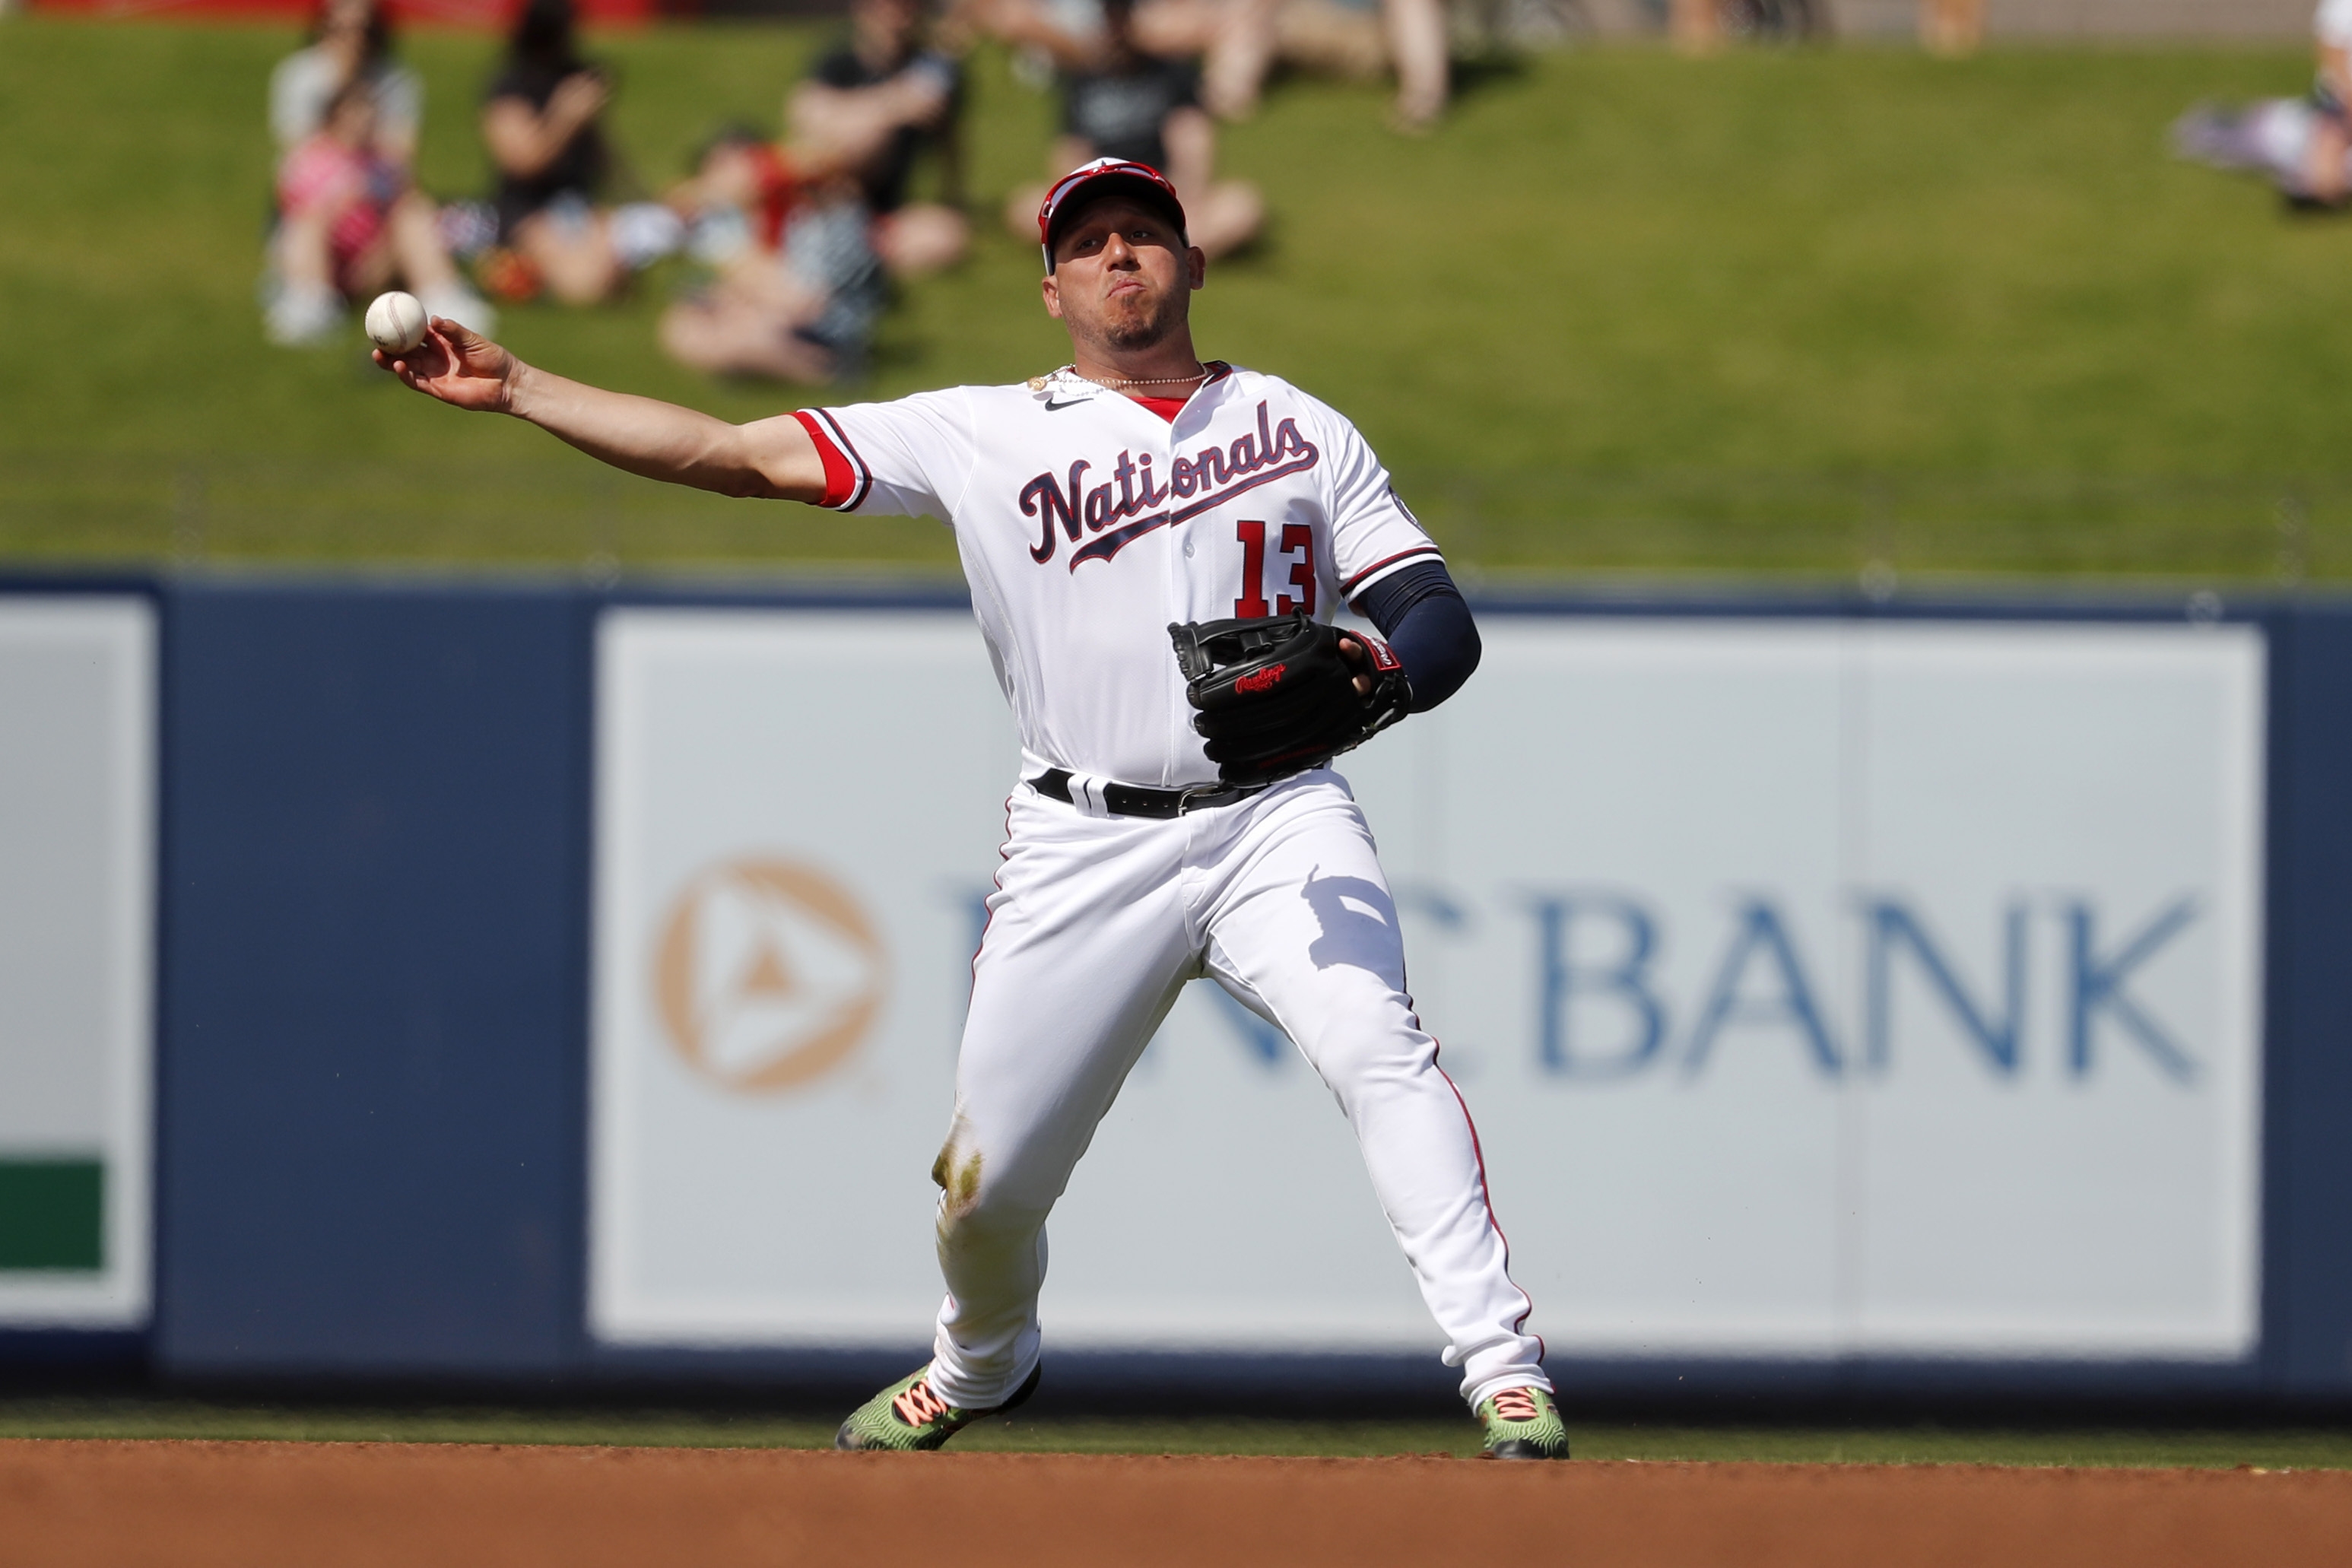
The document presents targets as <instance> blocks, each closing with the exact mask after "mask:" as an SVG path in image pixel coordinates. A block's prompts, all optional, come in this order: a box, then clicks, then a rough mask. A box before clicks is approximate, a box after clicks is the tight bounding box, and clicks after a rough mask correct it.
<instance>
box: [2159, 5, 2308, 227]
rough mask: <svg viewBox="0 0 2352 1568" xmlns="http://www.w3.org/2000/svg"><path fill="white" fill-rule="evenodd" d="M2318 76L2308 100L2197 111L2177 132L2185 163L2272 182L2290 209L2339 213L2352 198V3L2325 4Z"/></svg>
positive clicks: (2175, 145) (2179, 123)
mask: <svg viewBox="0 0 2352 1568" xmlns="http://www.w3.org/2000/svg"><path fill="white" fill-rule="evenodd" d="M2312 26H2313V32H2314V33H2315V40H2314V51H2315V54H2316V55H2317V57H2318V58H2317V70H2316V72H2315V77H2314V79H2313V83H2312V88H2311V91H2310V92H2309V93H2308V94H2307V95H2305V97H2302V98H2279V99H2265V100H2260V101H2257V102H2254V103H2251V104H2248V105H2246V106H2244V107H2243V108H2241V109H2223V108H2220V107H2217V106H2215V105H2211V104H2199V105H2198V106H2197V107H2195V108H2193V109H2191V110H2189V112H2188V113H2187V114H2184V115H2182V116H2181V117H2180V119H2179V121H2176V122H2175V123H2174V125H2173V127H2172V144H2173V148H2174V150H2175V151H2176V152H2178V153H2179V154H2180V155H2181V156H2182V157H2184V158H2193V159H2195V160H2197V161H2198V162H2200V163H2210V164H2212V165H2213V166H2214V167H2216V168H2222V169H2244V170H2248V171H2251V172H2252V173H2255V174H2262V175H2263V176H2265V177H2266V178H2268V179H2269V180H2270V181H2271V183H2272V184H2275V185H2276V186H2278V188H2279V190H2280V192H2281V194H2283V195H2284V196H2285V197H2286V199H2287V200H2288V202H2289V203H2290V204H2292V205H2296V206H2301V207H2315V208H2323V209H2328V210H2334V209H2336V208H2340V207H2342V206H2343V205H2345V204H2346V201H2347V195H2352V0H2320V5H2319V9H2318V13H2317V15H2316V16H2315V17H2314V18H2313V23H2312Z"/></svg>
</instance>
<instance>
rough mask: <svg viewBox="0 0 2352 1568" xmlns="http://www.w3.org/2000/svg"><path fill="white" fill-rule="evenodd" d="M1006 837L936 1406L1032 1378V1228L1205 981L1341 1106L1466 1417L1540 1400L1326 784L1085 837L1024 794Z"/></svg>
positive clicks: (1359, 844)
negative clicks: (1466, 1406) (1178, 1004)
mask: <svg viewBox="0 0 2352 1568" xmlns="http://www.w3.org/2000/svg"><path fill="white" fill-rule="evenodd" d="M1008 816H1009V822H1008V826H1009V830H1010V837H1009V839H1008V842H1007V844H1006V847H1005V851H1004V864H1003V869H1002V871H1001V873H1000V874H999V876H998V878H997V890H996V891H995V892H994V893H993V894H992V895H991V897H990V899H989V923H988V929H987V932H986V934H985V935H984V936H983V937H982V941H981V947H980V954H979V957H978V958H977V959H976V960H975V962H974V963H973V966H972V992H971V1011H970V1013H969V1014H968V1016H966V1018H965V1021H964V1033H963V1047H962V1051H961V1056H960V1057H959V1058H958V1061H957V1068H956V1112H955V1120H954V1122H953V1124H952V1126H951V1127H950V1131H949V1135H948V1141H947V1143H946V1146H945V1147H943V1148H942V1149H941V1150H940V1160H939V1164H938V1166H937V1167H936V1168H935V1170H934V1172H933V1174H934V1175H935V1176H936V1177H937V1179H938V1180H939V1183H940V1187H941V1189H942V1190H941V1194H940V1214H939V1256H940V1272H941V1273H943V1274H944V1275H945V1276H946V1278H947V1287H948V1296H947V1300H946V1302H945V1304H944V1305H942V1306H941V1307H940V1317H939V1332H938V1336H937V1339H936V1341H935V1342H934V1348H933V1352H932V1353H933V1360H932V1363H931V1384H932V1386H933V1387H934V1388H936V1389H937V1390H938V1391H939V1393H940V1395H941V1396H942V1397H944V1398H945V1399H947V1400H948V1402H949V1403H950V1404H952V1405H958V1406H960V1407H961V1408H964V1409H967V1410H985V1409H989V1408H991V1407H992V1406H994V1405H1001V1404H1003V1402H1004V1401H1005V1400H1006V1399H1007V1398H1009V1397H1010V1396H1011V1395H1012V1394H1013V1392H1014V1391H1015V1390H1016V1389H1018V1388H1019V1387H1020V1385H1021V1384H1022V1382H1023V1381H1024V1379H1025V1378H1027V1377H1028V1375H1029V1373H1030V1371H1031V1370H1032V1369H1033V1368H1034V1366H1035V1365H1036V1364H1037V1358H1038V1326H1037V1293H1038V1289H1039V1287H1040V1286H1041V1285H1042V1284H1043V1283H1044V1281H1045V1215H1046V1214H1047V1213H1048V1212H1049V1211H1050V1210H1051V1209H1052V1208H1053V1206H1054V1203H1055V1199H1057V1198H1059V1197H1060V1196H1061V1195H1062V1191H1063V1189H1064V1188H1065V1187H1066V1185H1068V1184H1069V1179H1070V1172H1071V1170H1072V1168H1073V1167H1074V1166H1076V1163H1077V1162H1078V1158H1079V1156H1081V1155H1083V1154H1084V1153H1085V1152H1087V1145H1088V1144H1089V1143H1091V1142H1093V1141H1094V1134H1095V1127H1096V1124H1097V1123H1098V1122H1099V1121H1101V1120H1102V1118H1103V1116H1104V1114H1105V1113H1106V1112H1108V1110H1109V1109H1110V1105H1111V1101H1112V1100H1114V1099H1115V1098H1116V1097H1117V1096H1118V1089H1119V1085H1120V1084H1121V1083H1123V1082H1124V1081H1125V1080H1126V1079H1127V1074H1128V1069H1129V1068H1132V1067H1133V1066H1134V1065H1135V1061H1136V1058H1138V1057H1139V1056H1140V1055H1141V1054H1142V1052H1143V1047H1145V1046H1146V1045H1147V1044H1148V1043H1149V1042H1150V1038H1151V1037H1152V1034H1153V1033H1154V1032H1155V1031H1156V1030H1157V1029H1158V1028H1159V1026H1160V1020H1161V1019H1162V1018H1164V1017H1165V1016H1167V1013H1168V1009H1169V1008H1170V1007H1171V1005H1174V1003H1175V1000H1176V994H1177V993H1178V991H1179V990H1181V988H1182V986H1183V985H1184V983H1185V982H1187V981H1189V980H1192V979H1194V978H1196V977H1198V976H1200V975H1202V974H1204V973H1205V974H1207V975H1209V976H1210V977H1212V978H1213V979H1214V980H1215V981H1216V982H1217V983H1218V984H1221V985H1223V987H1224V988H1225V989H1226V990H1227V991H1229V992H1231V993H1232V994H1234V997H1235V998H1236V999H1238V1000H1239V1001H1240V1002H1242V1003H1243V1004H1244V1005H1245V1006H1248V1007H1249V1008H1251V1009H1252V1010H1253V1011H1255V1012H1256V1013H1258V1014H1260V1015H1261V1016H1264V1017H1265V1019H1266V1020H1267V1021H1268V1022H1270V1023H1272V1024H1274V1025H1276V1026H1277V1027H1279V1028H1281V1029H1282V1030H1283V1031H1284V1032H1285V1033H1286V1034H1287V1035H1288V1036H1289V1037H1290V1038H1291V1040H1292V1041H1293V1042H1294V1043H1296V1044H1297V1047H1298V1049H1299V1051H1300V1052H1301V1053H1302V1054H1303V1055H1304V1056H1305V1057H1306V1058H1307V1061H1308V1062H1309V1063H1310V1064H1312V1065H1313V1067H1314V1068H1315V1070H1316V1072H1317V1073H1318V1074H1319V1075H1320V1076H1321V1078H1322V1079H1323V1082H1324V1084H1325V1085H1326V1086H1327V1087H1328V1088H1329V1089H1330V1090H1331V1093H1332V1095H1333V1097H1334V1098H1335V1099H1337V1100H1339V1109H1340V1110H1341V1111H1342V1112H1344V1113H1345V1114H1346V1116H1347V1118H1348V1121H1349V1125H1350V1126H1352V1127H1353V1128H1354V1129H1355V1131H1356V1139H1357V1142H1358V1144H1359V1145H1360V1147H1361V1148H1362V1150H1363V1155H1364V1164H1365V1166H1366V1168H1367V1169H1368V1170H1369V1171H1370V1173H1371V1178H1372V1186H1373V1188H1374V1190H1375V1192H1376V1193H1377V1194H1378V1195H1379V1198H1380V1202H1381V1209H1382V1210H1383V1211H1384V1212H1385V1213H1386V1214H1387V1215H1388V1218H1389V1223H1390V1225H1391V1226H1393V1227H1394V1228H1395V1231H1396V1237H1397V1242H1398V1244H1399V1245H1400V1246H1401V1247H1403V1249H1404V1255H1405V1259H1406V1261H1407V1262H1408V1263H1409V1264H1411V1265H1412V1271H1413V1275H1414V1278H1415V1279H1417V1280H1418V1281H1419V1282H1420V1285H1421V1293H1422V1299H1423V1300H1424V1301H1425V1302H1427V1303H1428V1306H1429V1310H1430V1312H1431V1314H1432V1315H1433V1317H1435V1318H1436V1320H1437V1323H1438V1326H1439V1327H1440V1328H1441V1329H1442V1330H1443V1331H1444V1333H1445V1334H1446V1336H1447V1338H1448V1339H1449V1341H1450V1342H1451V1344H1450V1348H1449V1349H1448V1350H1447V1351H1446V1352H1445V1362H1446V1364H1448V1365H1450V1366H1459V1367H1461V1368H1462V1392H1463V1395H1464V1397H1465V1398H1466V1399H1467V1400H1468V1401H1469V1402H1470V1404H1471V1405H1472V1407H1473V1408H1475V1407H1476V1405H1478V1404H1479V1403H1480V1402H1481V1401H1483V1400H1484V1399H1486V1396H1487V1395H1489V1394H1493V1393H1495V1392H1496V1391H1498V1390H1501V1389H1505V1388H1511V1387H1517V1386H1528V1385H1532V1386H1535V1387H1540V1388H1549V1387H1550V1386H1551V1384H1550V1383H1549V1380H1548V1379H1547V1378H1546V1377H1545V1376H1544V1374H1543V1372H1542V1370H1541V1368H1540V1366H1539V1364H1538V1363H1539V1358H1540V1357H1541V1355H1542V1353H1543V1346H1542V1342H1540V1341H1538V1340H1537V1339H1536V1338H1535V1337H1534V1336H1533V1335H1531V1334H1528V1333H1526V1332H1524V1331H1523V1325H1524V1324H1525V1322H1526V1321H1527V1317H1528V1310H1529V1303H1528V1298H1527V1296H1526V1295H1525V1294H1524V1293H1523V1292H1522V1291H1521V1290H1520V1289H1519V1288H1518V1287H1517V1286H1516V1285H1514V1284H1513V1283H1512V1282H1511V1279H1510V1275H1509V1272H1508V1268H1507V1265H1508V1258H1507V1255H1506V1250H1505V1245H1504V1240H1503V1236H1502V1233H1501V1231H1500V1230H1498V1229H1497V1228H1496V1225H1495V1218H1494V1215H1493V1212H1492V1210H1491V1209H1490V1208H1489V1207H1488V1205H1487V1198H1486V1173H1485V1170H1484V1167H1483V1165H1482V1163H1481V1161H1480V1158H1479V1152H1478V1140H1477V1134H1476V1132H1475V1130H1474V1129H1473V1128H1472V1127H1471V1124H1470V1116H1469V1111H1468V1110H1467V1109H1466V1108H1465V1105H1464V1104H1463V1101H1462V1098H1461V1095H1460V1094H1459V1093H1458V1092H1457V1091H1456V1090H1455V1089H1454V1084H1453V1081H1452V1080H1451V1079H1448V1078H1447V1077H1446V1076H1445V1074H1444V1072H1443V1071H1441V1070H1440V1069H1439V1068H1438V1065H1437V1047H1436V1042H1435V1041H1433V1040H1432V1039H1431V1038H1430V1037H1429V1036H1428V1035H1427V1034H1425V1033H1423V1030H1422V1027H1421V1023H1420V1020H1419V1019H1417V1018H1416V1017H1414V1016H1413V1011H1412V999H1411V998H1410V997H1409V996H1408V995H1407V994H1405V988H1404V948H1403V944H1402V941H1401V940H1400V937H1399V933H1398V931H1397V924H1396V907H1395V905H1394V903H1393V902H1392V901H1391V899H1390V897H1389V890H1388V884H1387V881H1386V879H1384V878H1383V877H1382V876H1381V867H1380V861H1379V858H1378V857H1377V856H1376V854H1375V853H1374V849H1373V846H1372V836H1371V831H1370V828H1368V827H1367V826H1365V824H1364V818H1363V814H1362V813H1361V812H1360V811H1359V810H1358V809H1357V806H1356V802H1355V799H1354V797H1353V796H1352V795H1349V792H1348V787H1347V784H1346V783H1345V782H1344V781H1343V780H1341V779H1340V778H1339V775H1338V774H1336V773H1331V772H1329V771H1328V770H1317V771H1315V772H1312V773H1302V774H1299V775H1297V776H1296V777H1294V778H1291V779H1287V780H1285V781H1284V782H1283V783H1281V784H1276V786H1275V787H1274V788H1272V789H1270V790H1268V791H1266V792H1265V794H1263V795H1257V796H1255V797H1254V798H1252V799H1250V800H1246V801H1244V802H1241V803H1240V804H1238V805H1230V806H1223V807H1217V808H1213V809H1210V810H1204V811H1199V812H1194V813H1192V814H1191V815H1189V816H1181V817H1178V818H1176V819H1174V820H1173V821H1155V820H1152V819H1150V818H1145V817H1129V816H1088V815H1087V814H1086V813H1084V812H1083V811H1082V810H1081V809H1080V808H1079V807H1076V806H1073V805H1065V804H1063V803H1062V802H1060V801H1055V800H1051V799H1047V798H1045V797H1044V796H1042V795H1038V794H1037V793H1036V792H1035V791H1034V790H1032V789H1030V788H1028V787H1027V786H1026V785H1024V786H1022V787H1021V788H1020V789H1018V790H1016V791H1015V792H1014V794H1013V799H1012V801H1011V803H1010V805H1009V807H1008Z"/></svg>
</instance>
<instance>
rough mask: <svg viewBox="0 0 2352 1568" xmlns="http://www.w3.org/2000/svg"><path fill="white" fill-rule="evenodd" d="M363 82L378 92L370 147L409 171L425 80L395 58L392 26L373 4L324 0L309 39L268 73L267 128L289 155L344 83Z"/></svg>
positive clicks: (422, 109)
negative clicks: (373, 131)
mask: <svg viewBox="0 0 2352 1568" xmlns="http://www.w3.org/2000/svg"><path fill="white" fill-rule="evenodd" d="M350 81H364V82H366V83H367V85H368V86H369V88H370V89H373V92H374V95H375V123H376V132H375V136H376V142H375V150H376V152H377V153H381V154H382V155H383V158H384V159H385V160H386V161H387V162H389V163H393V164H394V166H396V167H398V168H400V169H402V170H406V169H408V168H410V167H411V166H413V165H414V164H415V162H416V135H417V131H418V128H419V127H420V126H421V125H422V124H423V122H424V119H425V83H424V80H423V79H421V78H420V77H418V76H417V74H416V73H415V71H413V70H411V69H409V68H407V67H406V66H404V65H402V64H401V63H400V62H399V61H398V60H396V59H394V58H393V53H392V21H391V18H390V17H388V16H385V15H384V11H383V6H382V5H378V4H377V3H376V0H325V3H324V4H323V5H320V7H319V10H318V14H317V15H316V16H313V17H312V18H311V21H310V43H309V45H308V46H307V47H303V48H300V49H297V50H296V51H295V52H294V53H292V54H290V55H289V56H287V57H286V58H284V59H282V60H280V61H278V68H277V69H276V70H274V71H272V72H270V73H269V130H270V132H271V134H272V135H274V136H276V137H277V138H278V152H279V153H289V152H291V151H293V150H294V148H296V147H297V146H299V145H300V144H301V143H302V142H305V141H307V140H309V139H310V136H312V135H313V134H315V133H316V132H318V130H319V128H320V126H322V125H324V124H325V123H326V120H327V104H328V101H329V100H331V99H332V98H333V97H334V96H335V94H336V93H338V92H340V91H341V90H342V88H343V84H344V83H346V82H350Z"/></svg>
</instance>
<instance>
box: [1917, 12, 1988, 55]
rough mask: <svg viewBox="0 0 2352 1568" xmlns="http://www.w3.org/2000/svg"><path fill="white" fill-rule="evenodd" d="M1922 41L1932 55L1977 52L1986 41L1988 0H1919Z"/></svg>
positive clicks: (1920, 36)
mask: <svg viewBox="0 0 2352 1568" xmlns="http://www.w3.org/2000/svg"><path fill="white" fill-rule="evenodd" d="M1919 42H1920V43H1921V44H1923V45H1925V46H1926V47H1927V52H1928V53H1929V54H1936V55H1945V56H1948V57H1951V58H1958V57H1959V56H1961V55H1972V54H1974V53H1976V52H1977V50H1978V48H1979V47H1981V46H1982V44H1983V43H1984V0H1919Z"/></svg>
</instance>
